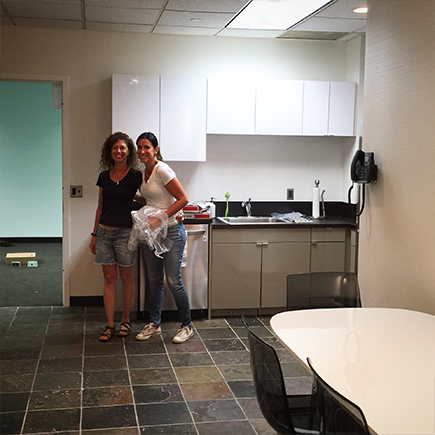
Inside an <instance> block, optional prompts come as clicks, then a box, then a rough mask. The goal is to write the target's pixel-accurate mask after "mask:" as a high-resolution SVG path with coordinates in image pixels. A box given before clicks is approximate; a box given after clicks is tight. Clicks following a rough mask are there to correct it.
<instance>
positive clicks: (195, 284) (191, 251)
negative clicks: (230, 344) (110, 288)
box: [139, 224, 209, 311]
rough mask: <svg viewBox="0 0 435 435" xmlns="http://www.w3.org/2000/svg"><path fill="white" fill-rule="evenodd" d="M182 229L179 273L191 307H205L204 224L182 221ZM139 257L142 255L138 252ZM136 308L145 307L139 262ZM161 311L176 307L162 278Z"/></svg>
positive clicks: (205, 260)
mask: <svg viewBox="0 0 435 435" xmlns="http://www.w3.org/2000/svg"><path fill="white" fill-rule="evenodd" d="M184 227H185V229H186V236H187V241H186V247H185V250H184V255H183V261H182V266H181V274H182V277H183V282H184V286H185V287H186V291H187V294H188V296H189V302H190V308H191V309H192V310H198V309H207V308H208V242H209V226H208V224H184ZM141 257H143V256H142V255H141ZM139 286H140V287H139V288H140V295H141V296H140V307H139V308H140V310H141V311H144V310H145V311H147V310H148V303H147V301H148V298H147V289H146V276H145V271H144V267H143V264H142V261H141V267H140V282H139ZM162 308H163V310H176V309H177V307H176V305H175V302H174V298H173V297H172V293H171V291H170V290H169V287H168V284H167V282H166V277H165V295H164V298H163V306H162Z"/></svg>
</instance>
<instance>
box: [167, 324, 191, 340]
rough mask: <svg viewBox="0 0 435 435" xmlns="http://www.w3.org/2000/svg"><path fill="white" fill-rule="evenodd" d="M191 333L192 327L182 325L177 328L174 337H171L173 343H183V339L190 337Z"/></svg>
mask: <svg viewBox="0 0 435 435" xmlns="http://www.w3.org/2000/svg"><path fill="white" fill-rule="evenodd" d="M192 335H193V329H192V327H190V326H183V327H182V328H181V329H179V330H178V332H177V334H176V335H175V337H174V338H173V339H172V341H173V342H174V343H177V344H179V343H184V342H185V341H187V340H189V338H190V337H192Z"/></svg>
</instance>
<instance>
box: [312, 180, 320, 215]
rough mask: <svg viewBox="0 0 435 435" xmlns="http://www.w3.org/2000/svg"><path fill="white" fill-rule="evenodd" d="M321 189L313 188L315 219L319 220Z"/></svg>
mask: <svg viewBox="0 0 435 435" xmlns="http://www.w3.org/2000/svg"><path fill="white" fill-rule="evenodd" d="M319 213H320V189H319V188H318V187H313V218H314V219H318V218H319V216H320V214H319Z"/></svg>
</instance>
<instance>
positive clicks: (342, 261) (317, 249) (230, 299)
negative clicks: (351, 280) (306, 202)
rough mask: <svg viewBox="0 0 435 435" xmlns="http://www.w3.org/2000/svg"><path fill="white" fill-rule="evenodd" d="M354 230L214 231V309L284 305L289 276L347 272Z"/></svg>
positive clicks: (276, 306) (212, 250)
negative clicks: (307, 273)
mask: <svg viewBox="0 0 435 435" xmlns="http://www.w3.org/2000/svg"><path fill="white" fill-rule="evenodd" d="M350 233H351V231H350V230H348V229H346V228H313V229H288V228H286V229H284V228H282V229H274V228H270V229H250V228H249V229H246V228H242V229H238V230H225V229H219V230H214V231H213V236H212V249H211V268H210V269H211V277H210V278H211V280H210V292H211V297H210V307H211V309H212V310H234V309H240V310H242V309H268V308H270V309H272V308H278V307H285V306H286V299H287V291H286V277H287V275H289V274H292V273H306V272H310V271H311V272H321V271H346V269H347V268H348V266H349V260H348V259H347V257H349V256H350V252H351V250H350Z"/></svg>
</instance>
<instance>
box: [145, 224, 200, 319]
mask: <svg viewBox="0 0 435 435" xmlns="http://www.w3.org/2000/svg"><path fill="white" fill-rule="evenodd" d="M167 238H168V239H170V240H172V242H173V245H172V248H171V249H170V251H168V252H165V253H164V254H162V257H163V258H158V257H157V256H156V255H155V254H154V251H152V250H151V249H149V248H148V246H146V245H145V246H144V249H143V253H144V257H145V258H144V260H145V264H146V269H147V274H148V279H149V283H150V292H149V295H150V320H151V322H153V323H154V324H155V325H156V326H159V325H160V322H161V316H162V302H163V294H164V293H163V288H164V287H163V285H164V273H165V272H166V279H167V282H168V286H169V288H170V290H171V292H172V294H173V296H174V299H175V304H176V305H177V310H178V315H179V316H180V320H181V326H191V323H192V321H191V317H190V305H189V298H188V296H187V292H186V289H185V288H184V284H183V280H182V278H181V260H182V258H183V251H184V246H185V245H186V231H185V230H184V225H183V224H182V223H179V224H177V225H174V226H173V227H169V228H168V235H167Z"/></svg>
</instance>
